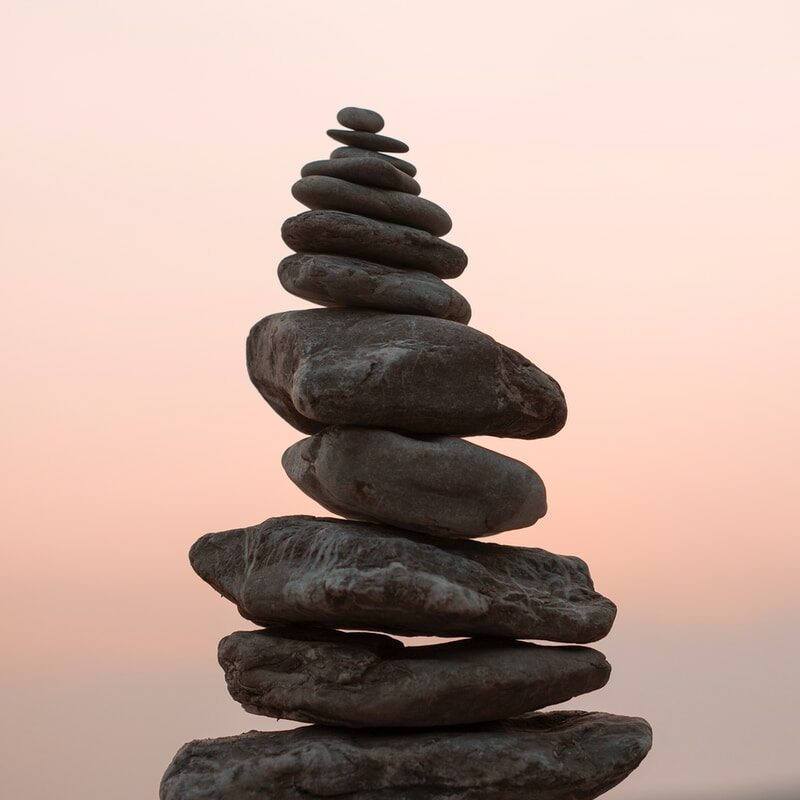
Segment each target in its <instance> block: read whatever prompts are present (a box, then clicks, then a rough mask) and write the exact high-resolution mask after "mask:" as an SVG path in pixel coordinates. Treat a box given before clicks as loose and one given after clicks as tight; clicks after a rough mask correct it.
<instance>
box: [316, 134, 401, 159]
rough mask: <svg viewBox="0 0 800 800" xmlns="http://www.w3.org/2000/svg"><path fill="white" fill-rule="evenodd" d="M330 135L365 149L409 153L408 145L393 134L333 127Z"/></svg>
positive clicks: (349, 145)
mask: <svg viewBox="0 0 800 800" xmlns="http://www.w3.org/2000/svg"><path fill="white" fill-rule="evenodd" d="M328 136H330V137H331V139H334V140H335V141H337V142H340V143H341V144H346V145H347V146H348V147H363V148H364V150H380V151H382V152H384V153H407V152H408V145H407V144H406V143H405V142H401V141H400V140H399V139H393V138H392V137H391V136H383V135H381V134H380V133H370V132H368V131H339V130H336V129H335V128H332V129H331V130H329V131H328Z"/></svg>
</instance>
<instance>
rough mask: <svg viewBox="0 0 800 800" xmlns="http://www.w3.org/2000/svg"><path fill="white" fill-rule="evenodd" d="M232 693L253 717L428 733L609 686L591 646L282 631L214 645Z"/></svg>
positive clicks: (234, 636) (247, 635)
mask: <svg viewBox="0 0 800 800" xmlns="http://www.w3.org/2000/svg"><path fill="white" fill-rule="evenodd" d="M219 663H220V665H221V666H222V667H223V669H224V670H225V678H226V681H227V683H228V689H229V691H230V693H231V695H232V696H233V697H234V699H236V700H237V701H239V702H240V703H241V704H242V705H243V706H244V708H245V710H247V711H250V712H251V713H254V714H263V715H266V716H269V717H276V718H278V719H293V720H297V721H299V722H318V723H322V724H323V725H344V726H347V727H364V726H366V727H381V726H386V727H409V726H412V727H432V726H440V725H460V724H466V723H474V722H487V721H489V720H497V719H505V718H506V717H516V716H519V715H520V714H525V713H528V712H530V711H535V710H536V709H539V708H543V707H544V706H548V705H553V704H555V703H563V702H564V701H566V700H569V699H570V698H572V697H575V696H576V695H579V694H584V693H585V692H591V691H594V690H595V689H599V688H601V687H602V686H604V685H605V684H606V682H607V681H608V676H609V674H610V673H611V667H610V666H609V664H608V662H607V661H606V659H605V657H604V656H603V655H602V653H599V652H598V651H597V650H592V649H590V648H588V647H541V646H539V645H535V644H528V643H526V642H518V641H514V640H506V639H462V640H460V641H457V642H447V643H446V644H434V645H424V646H420V647H405V646H404V645H403V644H402V642H400V641H398V640H397V639H392V638H391V637H389V636H381V635H379V634H374V633H342V632H341V631H326V630H321V629H318V630H313V629H298V628H293V629H292V628H289V629H283V630H280V629H279V630H275V631H272V630H270V631H240V632H238V633H233V634H231V635H230V636H226V637H225V638H224V639H223V640H222V641H221V642H220V645H219Z"/></svg>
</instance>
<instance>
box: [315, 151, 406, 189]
mask: <svg viewBox="0 0 800 800" xmlns="http://www.w3.org/2000/svg"><path fill="white" fill-rule="evenodd" d="M300 175H301V176H302V177H304V178H305V177H306V176H308V175H326V176H328V177H329V178H341V179H342V180H345V181H352V182H353V183H360V184H362V185H363V186H377V187H379V188H380V189H394V190H395V191H398V192H406V193H407V194H414V195H416V194H419V193H420V188H419V184H418V183H417V182H416V181H415V180H414V179H413V178H411V177H409V176H408V175H406V174H405V172H401V171H400V170H399V169H397V167H393V166H392V165H391V164H390V163H389V162H388V161H384V160H383V159H382V158H369V157H366V158H327V159H322V160H321V161H310V162H309V163H308V164H306V165H305V166H304V167H303V168H302V169H301V170H300Z"/></svg>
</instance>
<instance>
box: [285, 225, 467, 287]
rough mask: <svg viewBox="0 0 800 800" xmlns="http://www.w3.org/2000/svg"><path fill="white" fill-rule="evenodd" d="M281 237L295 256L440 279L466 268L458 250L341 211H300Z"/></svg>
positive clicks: (424, 233)
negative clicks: (328, 257)
mask: <svg viewBox="0 0 800 800" xmlns="http://www.w3.org/2000/svg"><path fill="white" fill-rule="evenodd" d="M281 236H282V237H283V241H284V242H286V244H287V245H288V246H289V247H291V249H292V250H294V251H295V252H299V253H332V254H334V255H341V256H354V257H356V258H365V259H366V260H367V261H377V262H378V263H379V264H387V265H388V266H390V267H408V268H409V269H421V270H424V271H425V272H432V273H433V274H434V275H438V276H439V277H440V278H457V277H458V276H459V275H460V274H461V273H462V272H463V271H464V269H465V267H466V266H467V255H466V253H465V252H464V251H463V250H462V249H461V248H460V247H457V246H456V245H454V244H451V243H450V242H446V241H444V239H440V238H439V237H438V236H433V235H431V234H430V233H428V232H427V231H421V230H418V229H417V228H409V227H408V226H407V225H396V224H395V223H393V222H382V221H380V220H377V219H370V218H369V217H364V216H361V215H359V214H348V213H346V212H344V211H304V212H303V213H302V214H298V215H297V216H295V217H289V219H287V220H286V221H285V222H284V223H283V225H282V226H281Z"/></svg>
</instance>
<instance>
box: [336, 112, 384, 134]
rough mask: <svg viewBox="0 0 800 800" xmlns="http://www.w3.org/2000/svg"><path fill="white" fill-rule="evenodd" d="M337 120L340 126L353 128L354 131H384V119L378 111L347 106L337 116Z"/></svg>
mask: <svg viewBox="0 0 800 800" xmlns="http://www.w3.org/2000/svg"><path fill="white" fill-rule="evenodd" d="M336 120H337V121H338V123H339V124H340V125H344V127H345V128H352V129H353V130H354V131H369V132H370V133H377V132H378V131H380V130H383V117H382V116H381V115H380V114H379V113H378V112H377V111H371V110H370V109H368V108H357V107H356V106H347V107H346V108H343V109H342V110H341V111H340V112H339V113H338V114H337V115H336Z"/></svg>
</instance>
